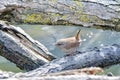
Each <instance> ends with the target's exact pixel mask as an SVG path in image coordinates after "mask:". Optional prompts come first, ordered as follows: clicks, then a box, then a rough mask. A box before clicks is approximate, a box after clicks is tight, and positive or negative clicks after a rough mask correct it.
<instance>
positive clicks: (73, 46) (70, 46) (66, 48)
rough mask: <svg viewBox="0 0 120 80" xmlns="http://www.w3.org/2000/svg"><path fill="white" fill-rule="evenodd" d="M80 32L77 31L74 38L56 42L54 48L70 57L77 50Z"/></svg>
mask: <svg viewBox="0 0 120 80" xmlns="http://www.w3.org/2000/svg"><path fill="white" fill-rule="evenodd" d="M80 31H81V30H79V31H78V32H77V33H76V34H75V36H74V37H70V38H65V39H60V40H58V41H57V42H56V44H55V45H56V46H57V47H58V48H60V49H61V51H63V52H64V53H65V55H72V54H74V53H75V52H76V51H77V48H78V47H79V45H80V44H81V42H82V41H81V38H80Z"/></svg>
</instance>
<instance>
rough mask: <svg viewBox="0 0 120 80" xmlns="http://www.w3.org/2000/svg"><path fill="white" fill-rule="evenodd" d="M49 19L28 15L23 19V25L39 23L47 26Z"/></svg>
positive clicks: (37, 15) (38, 15) (39, 15)
mask: <svg viewBox="0 0 120 80" xmlns="http://www.w3.org/2000/svg"><path fill="white" fill-rule="evenodd" d="M50 22H51V21H50V18H49V17H46V16H41V14H28V15H27V16H26V18H25V19H24V23H40V24H47V23H48V24H49V23H50Z"/></svg>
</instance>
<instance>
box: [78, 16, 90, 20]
mask: <svg viewBox="0 0 120 80" xmlns="http://www.w3.org/2000/svg"><path fill="white" fill-rule="evenodd" d="M79 20H80V21H82V22H89V21H90V19H89V18H88V16H87V15H81V16H80V17H79Z"/></svg>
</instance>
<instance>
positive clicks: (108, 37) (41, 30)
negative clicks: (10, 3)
mask: <svg viewBox="0 0 120 80" xmlns="http://www.w3.org/2000/svg"><path fill="white" fill-rule="evenodd" d="M17 26H20V27H21V28H22V29H24V30H25V32H26V33H28V34H29V35H31V36H32V37H33V38H34V39H36V40H38V41H40V42H41V43H42V44H44V45H45V46H46V47H47V48H48V50H49V51H50V52H51V53H53V54H54V55H56V56H57V57H58V58H59V57H61V56H63V55H64V53H62V52H61V51H60V50H59V49H58V48H56V47H55V46H54V44H55V42H56V41H57V40H58V39H61V38H66V37H70V36H74V34H75V33H76V31H77V30H78V29H82V31H81V38H82V40H83V43H82V44H81V46H80V47H79V50H81V51H84V50H86V49H88V48H93V47H101V46H104V45H112V44H114V43H120V33H119V32H115V31H110V30H106V31H104V30H100V29H95V28H83V27H80V26H63V25H59V26H58V25H57V26H52V25H25V24H23V25H17ZM1 65H2V66H1ZM0 69H2V70H11V71H14V72H19V71H20V70H19V69H18V68H16V67H15V65H14V64H11V63H10V62H8V61H7V60H5V59H3V58H0ZM107 72H112V73H113V74H114V75H120V66H119V65H116V66H112V67H109V68H108V69H105V73H107Z"/></svg>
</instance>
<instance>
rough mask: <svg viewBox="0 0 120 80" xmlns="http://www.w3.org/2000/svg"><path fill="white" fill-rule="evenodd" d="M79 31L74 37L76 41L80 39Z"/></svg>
mask: <svg viewBox="0 0 120 80" xmlns="http://www.w3.org/2000/svg"><path fill="white" fill-rule="evenodd" d="M80 31H81V29H79V30H78V32H77V33H76V35H75V39H76V40H79V39H80Z"/></svg>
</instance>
